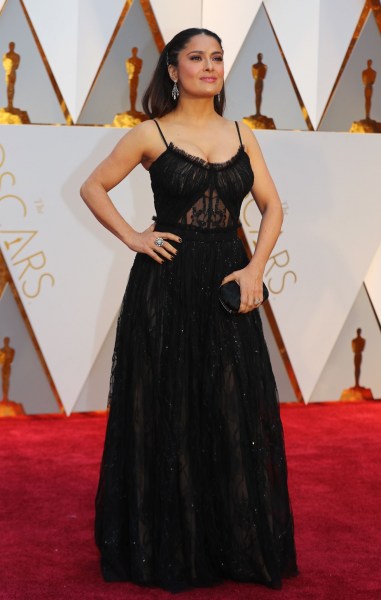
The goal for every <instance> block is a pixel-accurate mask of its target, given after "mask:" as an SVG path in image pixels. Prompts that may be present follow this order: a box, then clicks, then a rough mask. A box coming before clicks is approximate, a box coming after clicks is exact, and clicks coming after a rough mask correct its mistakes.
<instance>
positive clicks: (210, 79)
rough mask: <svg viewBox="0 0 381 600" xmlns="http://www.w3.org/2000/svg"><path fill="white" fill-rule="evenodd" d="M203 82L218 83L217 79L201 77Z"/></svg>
mask: <svg viewBox="0 0 381 600" xmlns="http://www.w3.org/2000/svg"><path fill="white" fill-rule="evenodd" d="M200 79H201V81H206V82H207V83H214V82H215V81H217V77H201V78H200Z"/></svg>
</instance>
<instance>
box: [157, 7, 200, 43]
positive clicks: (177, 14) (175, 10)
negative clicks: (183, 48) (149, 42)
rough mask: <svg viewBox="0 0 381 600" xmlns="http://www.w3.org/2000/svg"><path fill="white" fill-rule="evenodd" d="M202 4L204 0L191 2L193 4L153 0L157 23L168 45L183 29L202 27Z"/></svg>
mask: <svg viewBox="0 0 381 600" xmlns="http://www.w3.org/2000/svg"><path fill="white" fill-rule="evenodd" d="M202 4H203V0H191V2H174V1H173V0H151V6H152V9H153V12H154V14H155V17H156V21H157V23H158V25H159V28H160V32H161V35H162V36H163V39H164V41H165V43H166V44H167V43H168V42H169V41H170V40H171V39H172V38H173V36H174V35H176V33H179V31H182V30H183V29H188V28H189V27H201V23H202Z"/></svg>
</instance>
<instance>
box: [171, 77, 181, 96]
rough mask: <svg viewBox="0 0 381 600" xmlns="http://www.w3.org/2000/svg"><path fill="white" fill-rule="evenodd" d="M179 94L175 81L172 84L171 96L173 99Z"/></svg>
mask: <svg viewBox="0 0 381 600" xmlns="http://www.w3.org/2000/svg"><path fill="white" fill-rule="evenodd" d="M179 96H180V92H179V88H178V87H177V81H175V82H174V84H173V88H172V98H173V99H174V100H177V98H178V97H179Z"/></svg>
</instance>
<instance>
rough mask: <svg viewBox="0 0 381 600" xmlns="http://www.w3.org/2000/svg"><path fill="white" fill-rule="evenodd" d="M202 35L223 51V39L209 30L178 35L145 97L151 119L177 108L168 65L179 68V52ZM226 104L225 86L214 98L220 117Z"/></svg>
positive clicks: (160, 58) (182, 32) (144, 106)
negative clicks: (192, 39) (197, 36)
mask: <svg viewBox="0 0 381 600" xmlns="http://www.w3.org/2000/svg"><path fill="white" fill-rule="evenodd" d="M200 34H204V35H208V36H210V37H212V38H214V39H215V40H217V42H218V43H219V45H220V46H221V49H222V42H221V38H220V37H219V36H218V35H217V34H216V33H214V32H213V31H210V30H209V29H203V28H202V29H201V28H198V27H191V28H190V29H184V30H183V31H180V32H179V33H177V34H176V35H175V37H174V38H172V39H171V41H170V42H168V44H167V45H166V46H165V48H164V50H163V51H162V53H161V54H160V57H159V61H158V63H157V65H156V69H155V71H154V73H153V75H152V79H151V82H150V84H149V86H148V88H147V89H146V91H145V93H144V96H143V100H142V105H143V110H144V112H145V113H146V114H147V115H149V116H150V117H151V119H154V118H156V117H159V118H160V117H163V116H164V115H166V114H168V113H169V112H171V111H172V110H173V109H174V108H175V107H176V103H177V100H174V99H173V98H172V87H173V81H172V79H171V78H170V76H169V73H168V65H173V66H174V67H177V65H178V55H179V52H180V51H181V50H183V49H184V48H185V46H186V45H187V43H188V42H189V40H190V39H191V38H192V37H194V36H195V35H200ZM225 102H226V101H225V85H223V86H222V90H221V91H220V93H219V97H218V95H216V96H214V110H215V111H216V112H217V113H218V114H219V115H222V114H223V112H224V109H225Z"/></svg>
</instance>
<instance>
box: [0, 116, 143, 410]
mask: <svg viewBox="0 0 381 600" xmlns="http://www.w3.org/2000/svg"><path fill="white" fill-rule="evenodd" d="M0 133H1V141H2V144H3V146H4V148H5V161H4V165H3V169H7V171H10V172H11V173H13V175H14V178H15V183H14V185H12V181H11V179H10V178H9V177H8V178H5V179H4V181H3V184H4V185H3V190H4V193H9V194H13V195H17V197H20V198H21V200H22V202H23V203H24V207H25V209H24V210H23V206H22V203H21V202H20V201H19V200H17V199H16V198H15V197H12V196H6V197H5V199H4V200H3V201H2V202H1V203H0V239H1V243H2V250H3V254H4V257H5V259H6V261H7V264H8V267H9V269H10V271H11V273H12V277H13V280H14V282H15V284H16V285H17V287H18V291H19V294H20V297H21V299H22V300H23V302H24V306H25V309H26V311H27V313H28V317H29V319H30V322H31V324H32V327H33V329H34V331H35V334H36V337H37V339H38V341H39V344H40V347H41V350H42V352H43V354H44V356H45V358H46V361H47V364H48V367H49V369H50V372H51V374H52V376H53V379H54V381H55V383H56V386H57V389H58V392H59V394H60V396H61V399H62V402H63V404H64V406H65V408H66V411H67V412H70V410H71V408H72V406H73V405H74V403H75V402H76V400H77V397H78V394H79V392H80V390H81V388H82V386H83V384H84V382H85V380H86V378H87V376H88V373H89V371H90V369H91V367H92V365H93V363H94V361H95V359H96V357H97V355H98V352H99V350H100V347H101V346H102V344H103V341H104V339H105V337H106V335H107V334H108V332H109V329H110V326H111V323H112V322H113V319H114V318H115V314H116V313H117V311H118V309H119V305H120V302H121V297H122V294H123V290H124V288H125V284H126V280H127V276H128V273H129V270H130V267H131V264H132V261H133V258H134V254H133V253H132V252H131V251H130V250H128V249H127V247H125V246H123V245H122V244H121V242H119V241H118V240H116V238H114V237H113V236H112V235H111V234H110V233H108V232H107V231H106V230H104V229H103V228H102V227H101V226H100V225H99V224H98V222H97V221H96V220H95V219H94V218H93V217H92V215H91V213H90V212H89V211H88V209H87V208H86V206H85V205H84V204H83V202H82V200H81V199H80V197H79V187H80V185H81V183H82V182H83V181H84V179H85V178H86V177H87V175H88V174H89V172H90V171H91V170H92V169H93V168H94V167H95V165H96V164H97V163H98V162H99V161H100V160H101V159H102V158H104V156H105V155H106V154H108V152H109V151H110V150H111V149H112V147H113V146H114V144H115V143H116V142H117V140H118V139H120V138H121V136H122V135H123V134H124V133H125V131H124V130H120V129H103V128H82V127H76V128H73V127H62V128H55V127H38V128H33V127H18V128H11V127H6V126H3V127H1V131H0ZM31 154H33V160H31ZM112 198H113V199H114V201H115V203H116V205H117V207H118V208H119V209H120V210H121V212H122V213H123V214H124V215H125V217H126V218H127V220H128V221H129V222H131V223H132V225H133V226H135V227H136V228H138V229H141V230H142V229H144V228H146V227H147V226H148V225H149V224H150V223H151V222H152V221H151V216H152V214H153V205H152V199H151V191H150V185H149V178H148V175H147V174H146V172H145V171H144V170H143V168H142V167H139V168H137V169H136V170H135V171H134V172H133V173H132V174H131V176H130V177H129V178H128V180H127V181H125V182H123V184H121V185H119V186H118V187H117V188H115V189H114V190H113V192H112ZM26 231H27V232H33V231H34V232H36V234H35V235H33V236H32V234H31V233H25V232H26ZM28 257H29V259H28ZM30 263H31V264H32V266H28V265H29V264H30ZM44 263H45V264H44ZM42 276H43V277H42Z"/></svg>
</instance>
